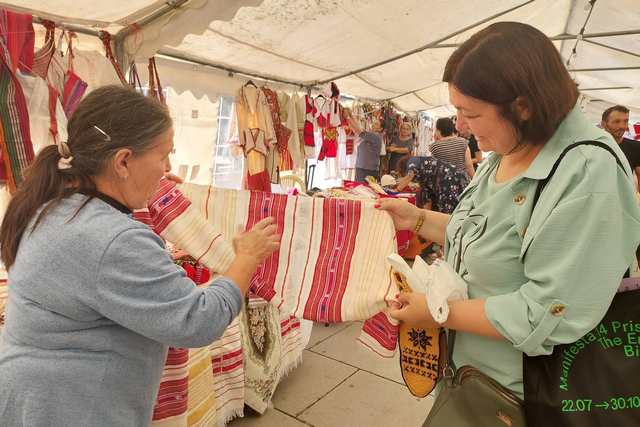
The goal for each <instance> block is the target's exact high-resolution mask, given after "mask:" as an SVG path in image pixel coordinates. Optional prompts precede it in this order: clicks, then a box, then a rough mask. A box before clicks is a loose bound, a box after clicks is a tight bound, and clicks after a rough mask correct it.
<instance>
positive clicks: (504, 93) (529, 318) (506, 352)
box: [380, 22, 640, 397]
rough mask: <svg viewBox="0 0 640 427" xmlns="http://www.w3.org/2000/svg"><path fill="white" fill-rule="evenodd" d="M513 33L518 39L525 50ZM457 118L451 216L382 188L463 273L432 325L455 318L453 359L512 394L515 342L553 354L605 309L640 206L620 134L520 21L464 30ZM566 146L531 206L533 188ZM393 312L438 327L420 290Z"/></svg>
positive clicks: (634, 240) (453, 66) (518, 348)
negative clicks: (581, 98) (460, 136)
mask: <svg viewBox="0 0 640 427" xmlns="http://www.w3.org/2000/svg"><path fill="white" fill-rule="evenodd" d="M515 46H527V48H526V49H520V48H516V47H515ZM443 80H444V81H446V82H448V83H449V96H450V101H451V103H452V104H453V105H454V106H455V107H456V108H457V111H458V113H457V114H458V124H459V125H460V124H466V125H468V126H469V127H470V129H471V132H472V133H473V134H474V135H475V136H476V138H477V140H478V144H479V146H480V149H481V150H482V151H491V152H493V154H492V155H491V156H490V157H489V159H488V161H486V162H484V163H483V165H482V166H481V167H480V168H479V169H478V172H477V174H476V176H475V177H474V179H473V180H472V181H471V183H470V185H469V186H468V188H467V189H466V190H465V191H464V192H463V194H462V196H461V200H460V203H459V205H458V207H457V208H456V210H455V211H454V213H453V214H452V215H444V214H440V213H436V212H430V211H424V210H419V209H417V208H415V207H413V206H411V205H409V204H408V203H403V202H400V201H397V200H383V201H381V204H380V208H381V209H384V210H386V211H388V212H389V213H390V214H391V215H392V217H393V219H394V222H395V225H396V228H398V229H403V230H411V229H415V228H418V232H419V234H420V235H421V236H423V237H424V238H426V239H429V240H433V241H436V242H438V243H442V244H444V245H445V256H446V259H447V261H448V262H449V263H450V264H451V265H452V266H454V267H455V268H456V269H457V271H458V272H459V274H460V275H461V277H462V278H463V279H464V280H465V281H466V283H467V284H468V289H469V299H468V300H466V301H456V302H450V303H449V306H450V314H449V318H448V320H447V321H446V322H445V323H444V325H443V326H445V327H447V328H449V329H455V330H457V331H458V332H457V334H456V345H455V352H454V361H455V362H456V365H457V366H462V365H472V366H474V367H476V368H478V369H480V370H481V371H483V372H484V373H485V374H487V375H489V376H491V377H492V378H494V379H495V380H497V381H498V382H500V383H501V384H502V385H504V386H506V387H507V388H509V389H510V390H512V391H513V392H514V393H516V394H517V395H519V396H520V397H522V396H523V383H522V380H523V376H522V353H526V354H528V355H531V356H535V355H543V354H550V353H551V352H552V350H553V347H554V345H556V344H562V343H569V342H573V341H576V340H578V339H579V338H580V337H582V336H583V335H585V334H586V333H587V332H588V331H589V330H591V329H592V328H593V327H594V326H595V325H597V323H598V322H599V321H600V320H601V319H602V317H603V316H604V314H605V312H606V311H607V309H608V307H609V305H610V303H611V300H612V299H613V296H614V295H615V293H616V290H617V288H618V286H619V284H620V280H621V278H622V276H623V274H624V272H625V270H626V269H627V268H628V266H629V265H630V264H631V263H632V259H633V257H634V256H635V251H636V248H637V247H638V244H640V209H639V208H638V201H637V199H636V196H635V191H634V188H633V183H632V180H631V178H630V177H631V170H630V168H629V165H628V163H627V162H626V161H624V154H623V153H622V152H621V151H620V149H619V148H618V146H617V144H615V143H614V141H613V140H612V139H611V137H610V136H609V135H608V134H606V133H605V132H604V131H602V130H601V129H598V128H596V127H595V126H594V125H593V124H591V123H589V122H588V120H587V119H586V118H585V117H584V115H583V114H582V112H581V111H580V108H579V106H578V105H577V101H578V91H577V88H576V85H575V83H574V82H573V81H572V80H571V77H570V76H569V74H568V72H567V71H566V68H565V67H564V65H563V63H562V59H561V58H560V56H559V54H558V52H557V50H556V49H555V47H554V46H553V44H552V43H551V41H550V40H549V39H548V38H547V37H546V36H545V35H544V34H543V33H541V32H540V31H538V30H536V29H535V28H533V27H530V26H528V25H526V24H520V23H512V22H503V23H497V24H493V25H491V26H489V27H487V28H486V29H485V30H482V31H481V32H479V33H477V34H476V35H474V36H473V37H471V38H470V39H469V40H468V41H467V42H465V43H463V44H462V45H461V46H460V47H459V48H458V50H457V51H456V52H454V54H453V55H452V56H451V58H450V59H449V61H448V63H447V67H446V69H445V73H444V79H443ZM579 141H598V142H601V143H604V144H606V145H607V146H608V147H610V148H611V150H613V153H615V155H616V156H617V157H618V158H619V159H620V160H621V161H622V165H623V167H620V166H618V165H617V162H616V158H615V157H614V156H613V155H612V154H611V153H610V152H608V151H607V150H605V149H603V148H601V147H597V146H587V145H581V146H579V147H576V148H573V149H572V150H570V151H568V152H567V154H566V156H565V157H564V158H563V160H562V162H561V164H560V166H559V167H558V169H557V170H556V171H555V173H554V174H553V177H552V179H551V180H550V181H549V183H548V184H547V185H546V187H545V189H544V191H542V193H541V195H540V198H539V200H538V202H537V204H536V206H535V210H533V201H534V195H535V192H536V188H537V186H538V185H539V183H540V181H541V180H543V179H545V178H547V177H549V175H550V173H551V169H552V167H553V165H554V163H555V162H556V160H557V159H558V158H559V157H560V154H561V153H562V152H563V150H564V149H565V148H567V147H568V146H569V145H571V144H573V143H575V142H579ZM399 302H400V303H401V304H402V306H401V307H400V308H398V309H394V310H392V311H391V315H392V316H393V317H395V318H397V319H399V320H405V321H424V322H428V323H432V326H436V324H435V322H434V320H433V319H432V318H431V316H430V314H429V310H428V309H427V305H426V299H425V296H424V295H420V294H403V295H401V296H400V297H399Z"/></svg>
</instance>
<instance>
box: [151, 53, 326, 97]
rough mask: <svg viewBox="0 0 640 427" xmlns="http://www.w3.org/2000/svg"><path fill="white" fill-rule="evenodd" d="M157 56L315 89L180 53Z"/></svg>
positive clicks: (299, 83)
mask: <svg viewBox="0 0 640 427" xmlns="http://www.w3.org/2000/svg"><path fill="white" fill-rule="evenodd" d="M156 56H157V57H160V58H162V57H164V58H167V59H171V60H177V61H184V62H189V63H191V64H196V65H202V66H204V67H209V68H215V69H217V70H222V71H226V72H227V73H229V74H238V75H242V76H247V77H251V78H255V79H260V80H265V81H270V82H274V83H282V84H286V85H290V86H296V87H299V88H301V89H313V87H312V86H308V85H306V84H305V83H303V82H294V81H290V80H283V79H278V78H276V77H268V76H264V75H261V74H256V73H252V72H250V71H242V70H237V69H235V68H231V67H227V66H223V65H218V64H213V63H210V62H206V61H203V60H201V59H196V58H192V57H187V56H183V55H180V54H178V53H173V52H167V51H165V50H163V49H161V50H160V51H158V54H157V55H156Z"/></svg>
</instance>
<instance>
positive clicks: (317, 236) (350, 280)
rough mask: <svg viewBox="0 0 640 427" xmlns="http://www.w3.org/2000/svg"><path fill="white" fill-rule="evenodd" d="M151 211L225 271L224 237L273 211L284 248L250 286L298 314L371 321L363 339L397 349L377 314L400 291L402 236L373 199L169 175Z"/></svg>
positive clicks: (392, 330) (390, 327)
mask: <svg viewBox="0 0 640 427" xmlns="http://www.w3.org/2000/svg"><path fill="white" fill-rule="evenodd" d="M149 214H150V216H151V221H152V227H153V228H154V230H155V231H156V232H157V233H158V234H160V235H161V236H163V237H164V238H165V239H167V240H168V241H171V242H173V243H175V244H176V245H177V246H179V247H180V248H183V249H184V250H186V251H187V252H189V253H191V254H194V256H196V257H197V259H198V261H199V262H202V263H203V264H205V265H206V266H208V267H209V268H211V269H212V270H214V271H216V272H219V273H222V272H224V271H226V270H227V269H228V268H229V265H230V263H231V262H232V260H233V258H234V253H233V249H232V247H231V245H230V244H229V242H228V240H227V239H226V238H225V237H224V236H233V235H234V234H235V233H236V232H237V230H238V228H240V229H245V230H246V229H249V228H251V226H253V225H254V224H255V223H256V222H258V221H260V220H261V219H263V218H265V217H269V216H271V217H274V218H275V219H276V224H277V227H278V233H280V234H281V236H282V240H281V246H280V250H279V251H277V252H276V253H274V254H273V255H272V256H271V257H270V258H269V259H267V260H266V261H265V262H264V263H263V264H262V265H261V266H260V267H259V268H258V271H257V273H256V275H255V277H254V278H253V281H252V288H251V289H252V292H254V293H255V294H256V295H258V296H260V297H261V298H264V299H265V300H267V301H269V302H271V304H272V305H274V306H275V307H277V308H278V309H279V311H280V312H281V313H282V314H286V315H292V316H294V317H297V318H304V319H308V320H313V321H316V322H328V323H336V322H345V321H353V320H365V319H371V320H370V321H368V322H366V324H365V327H364V329H363V336H362V337H361V339H360V340H361V342H363V343H365V344H366V345H367V346H368V347H369V348H371V349H372V350H373V351H375V352H376V353H378V354H380V355H382V356H385V357H391V356H392V355H393V353H394V352H395V348H396V340H395V339H394V337H395V336H397V335H396V334H397V328H396V326H395V325H394V324H393V322H392V321H391V319H390V318H388V316H387V315H386V314H379V313H381V312H382V311H383V310H385V309H386V307H387V301H388V300H389V299H391V298H393V295H394V294H395V293H396V292H397V290H396V289H394V288H393V287H392V281H391V277H390V266H389V264H388V262H387V260H386V257H387V256H388V255H389V254H391V253H395V252H396V240H395V239H396V234H395V230H394V227H393V223H392V221H391V218H390V217H389V216H388V215H387V214H386V213H383V212H380V211H378V210H376V209H374V208H373V206H371V205H370V204H365V203H362V202H360V201H356V200H342V199H320V198H306V197H295V196H285V195H279V194H271V193H263V192H256V191H235V190H225V189H215V188H211V187H205V186H199V185H195V184H182V185H180V186H179V188H178V187H176V186H175V184H174V183H172V182H169V181H163V182H162V183H161V186H160V188H159V191H158V192H157V194H156V195H155V196H154V197H153V199H152V200H151V202H150V205H149Z"/></svg>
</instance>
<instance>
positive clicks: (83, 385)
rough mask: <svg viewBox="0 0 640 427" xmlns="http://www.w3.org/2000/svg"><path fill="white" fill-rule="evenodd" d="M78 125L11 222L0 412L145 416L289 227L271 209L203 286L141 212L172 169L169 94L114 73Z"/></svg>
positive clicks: (117, 421)
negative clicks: (135, 213)
mask: <svg viewBox="0 0 640 427" xmlns="http://www.w3.org/2000/svg"><path fill="white" fill-rule="evenodd" d="M68 131H69V140H68V141H67V142H61V143H60V144H59V145H58V146H48V147H46V148H44V149H43V150H42V151H41V152H40V154H39V155H38V157H37V158H36V160H35V162H34V164H33V165H32V167H31V168H30V169H29V170H28V171H27V173H26V175H25V179H24V182H23V183H22V185H21V186H20V188H19V189H18V191H17V192H16V194H15V196H14V197H13V199H12V200H11V202H10V204H9V207H8V210H7V212H6V215H5V217H4V220H3V222H2V227H1V228H0V244H1V248H0V249H1V256H2V261H3V262H4V264H5V266H6V267H7V268H8V269H9V300H8V304H7V316H6V317H7V319H6V320H7V321H6V325H5V328H4V331H3V335H2V337H1V339H0V420H1V421H0V424H2V426H4V427H13V426H16V427H17V426H29V427H37V426H48V427H53V426H65V427H69V426H146V425H148V424H149V423H150V421H151V414H152V409H153V403H154V401H155V398H156V394H157V391H158V387H159V383H160V376H161V373H162V368H163V365H164V361H165V357H166V351H167V346H169V345H171V346H175V347H202V346H205V345H207V344H209V343H211V342H212V341H214V340H216V339H217V338H218V337H220V336H221V335H222V333H223V331H224V330H225V329H226V327H227V326H228V325H229V323H231V321H232V320H233V319H234V317H235V316H236V315H237V314H238V312H239V310H240V308H241V305H242V300H243V298H242V297H243V295H244V294H245V293H246V291H247V289H248V286H249V282H250V279H251V277H252V276H253V273H254V272H255V270H256V268H257V266H258V264H260V263H261V262H262V261H263V260H264V259H265V258H266V257H267V256H269V255H270V254H271V253H272V252H273V251H274V250H276V249H277V248H278V245H279V237H278V236H277V235H276V234H275V226H274V225H273V220H272V219H266V220H264V221H262V222H261V223H258V224H257V225H256V226H255V227H254V228H253V229H252V230H251V231H249V232H247V233H243V234H241V235H239V236H238V237H236V239H235V240H234V247H235V250H236V255H237V256H236V259H235V261H234V262H233V264H232V265H231V267H230V268H229V270H228V271H227V272H226V273H225V274H224V275H223V276H222V277H221V278H219V279H217V280H215V281H214V282H213V283H212V285H211V286H209V287H208V288H204V289H199V288H196V287H195V286H194V284H193V282H191V281H190V280H189V279H188V278H187V277H186V276H185V274H184V272H183V271H182V270H181V269H180V268H178V267H177V266H176V265H174V263H173V262H172V260H171V258H170V256H169V255H168V253H167V252H166V251H165V248H164V244H163V242H162V240H161V239H160V238H158V237H157V236H156V235H155V234H154V233H153V232H152V231H151V230H150V229H149V228H148V227H147V226H145V225H143V224H141V223H139V222H137V221H135V220H133V219H132V218H131V211H132V210H133V209H140V208H144V207H145V206H146V201H147V200H148V199H149V198H150V197H151V196H152V195H153V193H154V191H155V190H156V188H157V187H158V183H159V181H160V179H161V178H162V177H163V176H164V175H165V174H166V173H168V172H169V170H170V169H171V165H170V162H169V154H170V153H171V151H172V150H173V130H172V123H171V118H170V116H169V112H168V110H167V109H166V107H164V106H162V105H161V104H160V103H158V102H157V101H155V100H153V99H150V98H146V97H144V96H142V95H140V94H138V93H136V92H135V91H133V90H130V89H126V88H123V87H117V86H109V87H104V88H101V89H97V90H95V91H94V92H92V93H91V94H89V95H88V96H87V97H86V98H85V99H84V100H83V101H82V102H81V104H80V106H79V107H78V109H77V111H76V112H75V114H74V115H73V117H72V118H71V120H70V122H69V125H68Z"/></svg>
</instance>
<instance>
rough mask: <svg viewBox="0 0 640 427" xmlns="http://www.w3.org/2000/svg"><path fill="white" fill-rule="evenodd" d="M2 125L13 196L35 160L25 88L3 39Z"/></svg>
mask: <svg viewBox="0 0 640 427" xmlns="http://www.w3.org/2000/svg"><path fill="white" fill-rule="evenodd" d="M0 124H1V125H2V135H1V136H2V140H0V145H1V146H2V160H3V162H4V166H5V170H6V173H7V177H6V178H7V186H8V187H9V191H11V192H12V193H13V192H14V191H15V190H16V188H17V186H18V184H20V182H22V172H23V170H24V169H26V168H27V167H28V166H29V164H30V163H31V162H32V161H33V159H34V157H35V156H34V153H33V145H32V143H31V134H30V130H29V111H28V109H27V102H26V100H25V97H24V93H23V92H22V88H21V87H20V84H19V82H18V80H17V78H16V76H15V74H14V73H13V72H12V63H11V58H10V55H9V51H8V49H7V46H6V45H5V41H4V38H3V37H0Z"/></svg>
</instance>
